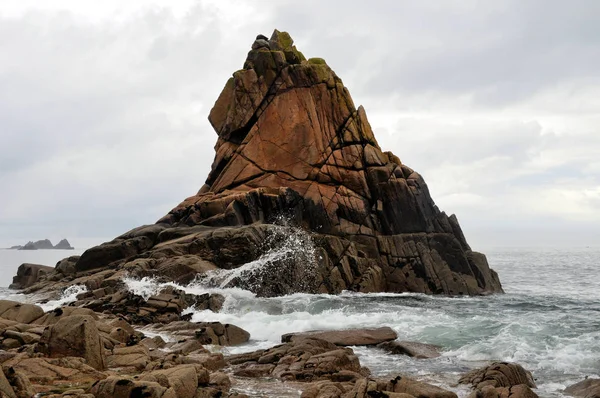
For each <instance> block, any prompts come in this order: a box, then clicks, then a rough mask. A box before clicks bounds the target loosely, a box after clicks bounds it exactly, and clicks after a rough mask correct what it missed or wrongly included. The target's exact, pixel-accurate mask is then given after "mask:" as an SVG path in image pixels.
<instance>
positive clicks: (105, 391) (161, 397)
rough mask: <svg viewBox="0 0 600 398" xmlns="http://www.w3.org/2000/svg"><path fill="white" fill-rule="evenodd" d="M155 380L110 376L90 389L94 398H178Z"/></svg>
mask: <svg viewBox="0 0 600 398" xmlns="http://www.w3.org/2000/svg"><path fill="white" fill-rule="evenodd" d="M167 390H168V389H167V387H163V386H161V385H160V384H159V383H157V382H152V381H139V380H134V379H133V378H132V377H128V376H110V377H108V378H106V379H104V380H100V381H99V382H98V383H96V384H94V385H93V386H92V388H91V390H90V392H91V393H92V394H93V396H94V397H96V398H130V397H148V398H179V397H177V395H175V392H174V391H173V390H172V389H171V391H168V392H167Z"/></svg>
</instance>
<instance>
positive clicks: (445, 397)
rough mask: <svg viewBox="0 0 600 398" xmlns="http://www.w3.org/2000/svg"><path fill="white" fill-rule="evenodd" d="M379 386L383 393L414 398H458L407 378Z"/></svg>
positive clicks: (436, 387) (427, 384)
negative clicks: (388, 392) (399, 394)
mask: <svg viewBox="0 0 600 398" xmlns="http://www.w3.org/2000/svg"><path fill="white" fill-rule="evenodd" d="M378 386H379V388H380V389H382V390H383V391H390V392H394V393H401V394H408V395H412V396H414V397H427V398H458V396H457V395H456V394H455V393H453V392H452V391H448V390H444V389H443V388H440V387H438V386H434V385H433V384H429V383H425V382H422V381H418V380H415V379H413V378H410V377H406V376H397V377H395V378H393V379H391V380H389V381H379V382H378Z"/></svg>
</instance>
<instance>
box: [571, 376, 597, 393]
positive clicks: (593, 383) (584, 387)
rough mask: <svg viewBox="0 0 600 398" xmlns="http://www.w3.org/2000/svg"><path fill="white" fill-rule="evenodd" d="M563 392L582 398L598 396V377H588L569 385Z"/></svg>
mask: <svg viewBox="0 0 600 398" xmlns="http://www.w3.org/2000/svg"><path fill="white" fill-rule="evenodd" d="M565 394H567V395H571V396H573V397H582V398H595V397H600V379H597V378H593V377H590V378H587V379H585V380H582V381H580V382H578V383H575V384H573V385H570V386H569V387H567V388H566V389H565Z"/></svg>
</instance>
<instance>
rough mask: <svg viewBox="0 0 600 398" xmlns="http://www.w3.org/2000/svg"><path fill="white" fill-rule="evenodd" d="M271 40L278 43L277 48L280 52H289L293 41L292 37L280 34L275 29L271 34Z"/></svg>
mask: <svg viewBox="0 0 600 398" xmlns="http://www.w3.org/2000/svg"><path fill="white" fill-rule="evenodd" d="M271 40H273V41H275V42H277V43H279V46H280V47H281V49H282V50H289V49H291V48H292V45H293V44H294V40H292V37H291V36H290V34H289V33H288V32H280V31H278V30H277V29H275V31H274V32H273V35H272V36H271Z"/></svg>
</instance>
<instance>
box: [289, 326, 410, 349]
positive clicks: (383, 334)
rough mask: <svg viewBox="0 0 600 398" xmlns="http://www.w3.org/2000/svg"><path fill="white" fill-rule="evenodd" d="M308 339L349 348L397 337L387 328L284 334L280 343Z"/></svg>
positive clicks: (375, 343)
mask: <svg viewBox="0 0 600 398" xmlns="http://www.w3.org/2000/svg"><path fill="white" fill-rule="evenodd" d="M309 337H310V338H316V339H321V340H325V341H328V342H330V343H333V344H335V345H340V346H350V345H377V344H380V343H383V342H386V341H391V340H396V338H397V337H398V335H397V334H396V332H394V330H393V329H392V328H390V327H387V326H386V327H382V328H373V329H346V330H314V331H310V332H300V333H287V334H284V335H283V336H281V342H282V343H289V342H292V341H296V340H299V339H305V338H309Z"/></svg>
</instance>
